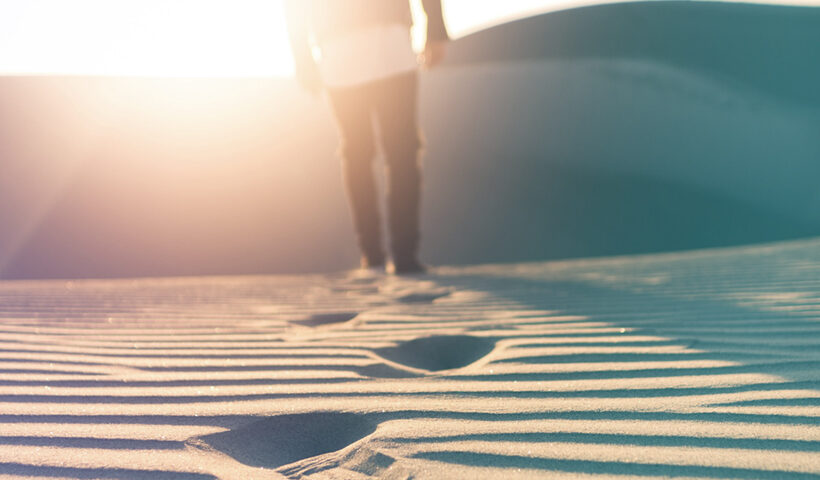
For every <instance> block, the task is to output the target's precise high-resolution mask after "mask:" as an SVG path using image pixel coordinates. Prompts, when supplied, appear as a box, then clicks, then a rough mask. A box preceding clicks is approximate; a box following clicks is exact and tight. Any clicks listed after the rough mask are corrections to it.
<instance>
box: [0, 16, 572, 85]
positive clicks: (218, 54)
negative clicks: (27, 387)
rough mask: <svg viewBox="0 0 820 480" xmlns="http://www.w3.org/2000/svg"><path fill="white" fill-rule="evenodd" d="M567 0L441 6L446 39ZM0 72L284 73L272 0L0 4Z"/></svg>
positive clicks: (283, 45) (287, 67) (285, 56)
mask: <svg viewBox="0 0 820 480" xmlns="http://www.w3.org/2000/svg"><path fill="white" fill-rule="evenodd" d="M567 1H568V0H552V1H550V0H504V1H489V0H486V1H481V0H479V1H476V0H445V3H444V7H445V15H446V18H447V22H448V25H449V27H450V30H451V32H452V33H453V35H454V36H456V37H457V36H461V35H464V34H467V33H469V32H471V31H474V30H477V29H480V28H482V27H484V26H487V25H491V24H494V23H500V22H502V21H505V20H509V19H513V18H520V17H524V16H527V15H531V14H533V13H535V12H539V11H545V10H546V9H548V8H555V6H556V5H560V3H558V2H567ZM0 12H2V16H0V75H31V74H63V75H65V74H68V75H137V76H206V77H210V76H216V77H224V76H227V77H244V76H279V75H288V74H290V73H292V68H293V67H292V60H291V57H290V51H289V47H288V43H287V36H286V32H285V24H284V19H283V16H282V4H281V0H23V1H21V0H0Z"/></svg>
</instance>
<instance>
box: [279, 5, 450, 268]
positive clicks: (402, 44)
mask: <svg viewBox="0 0 820 480" xmlns="http://www.w3.org/2000/svg"><path fill="white" fill-rule="evenodd" d="M422 8H423V9H424V13H425V15H426V17H427V32H426V33H427V35H426V43H425V47H424V50H423V53H422V54H421V55H420V56H416V54H415V53H414V52H413V48H412V40H411V27H412V23H413V20H412V11H411V7H410V3H409V0H285V9H286V14H287V19H288V30H289V35H290V41H291V48H292V50H293V57H294V65H295V73H296V78H297V80H298V82H299V83H300V84H301V85H302V86H303V87H304V88H305V89H307V90H308V91H310V92H313V93H316V94H318V93H319V92H321V91H323V90H324V91H326V92H327V96H328V98H329V100H330V105H331V109H332V111H333V114H334V116H335V119H336V123H337V125H338V129H339V132H340V137H341V148H340V154H341V157H342V167H343V169H342V170H343V176H344V182H345V187H346V191H347V196H348V202H349V205H350V210H351V213H352V217H353V225H354V229H355V231H356V236H357V240H358V245H359V249H360V251H361V267H362V268H367V269H385V268H386V269H387V270H388V271H390V272H392V273H396V274H413V273H422V272H424V271H425V266H424V265H423V264H422V263H421V262H420V261H419V257H418V251H419V241H420V234H419V224H420V217H419V209H420V200H421V164H420V156H421V147H422V141H421V134H420V132H419V128H418V120H417V96H418V94H417V92H418V66H419V64H421V65H422V66H424V67H425V68H431V67H433V66H435V65H437V64H439V63H440V62H441V61H442V59H443V58H444V55H445V53H446V45H447V42H448V40H449V36H448V32H447V28H446V26H445V24H444V19H443V15H442V6H441V0H422ZM314 47H315V48H314ZM314 50H318V52H317V53H318V54H317V55H314ZM374 120H375V124H377V125H378V129H376V128H374ZM376 132H378V134H377V133H376ZM377 141H379V143H380V144H381V146H382V150H383V152H384V157H385V164H386V177H387V182H386V193H387V210H388V212H387V214H388V215H387V225H388V229H389V233H390V252H391V254H392V262H391V263H390V264H387V262H386V254H385V248H384V246H383V241H382V232H381V214H380V208H379V200H378V198H377V193H376V182H375V178H374V172H373V160H374V157H375V153H376V142H377Z"/></svg>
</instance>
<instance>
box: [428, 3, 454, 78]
mask: <svg viewBox="0 0 820 480" xmlns="http://www.w3.org/2000/svg"><path fill="white" fill-rule="evenodd" d="M421 4H422V7H423V8H424V14H425V15H426V16H427V43H426V44H425V46H424V53H423V56H422V58H423V63H424V66H425V67H427V68H432V67H434V66H436V65H438V64H439V63H441V61H442V60H444V55H445V54H446V53H447V42H448V41H449V40H450V36H449V35H448V34H447V26H446V25H445V24H444V14H443V12H442V9H441V0H422V2H421Z"/></svg>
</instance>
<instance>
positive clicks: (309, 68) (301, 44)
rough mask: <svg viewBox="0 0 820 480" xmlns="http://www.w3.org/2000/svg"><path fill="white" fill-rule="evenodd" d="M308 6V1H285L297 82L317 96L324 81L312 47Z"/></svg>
mask: <svg viewBox="0 0 820 480" xmlns="http://www.w3.org/2000/svg"><path fill="white" fill-rule="evenodd" d="M308 4H309V2H307V1H306V0H285V15H286V18H287V24H288V35H289V37H290V48H291V51H292V52H293V66H294V69H295V74H296V80H297V81H298V82H299V84H300V85H301V86H302V87H303V88H304V89H305V90H307V91H309V92H311V93H314V94H316V93H319V91H321V89H322V79H321V76H320V75H319V67H318V66H317V65H316V61H315V60H314V59H313V52H312V51H311V47H310V24H309V22H308V13H309V12H308V11H307V8H309V5H308Z"/></svg>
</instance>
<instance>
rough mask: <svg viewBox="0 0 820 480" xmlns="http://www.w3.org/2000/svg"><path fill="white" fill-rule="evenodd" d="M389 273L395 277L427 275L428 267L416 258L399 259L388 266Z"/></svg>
mask: <svg viewBox="0 0 820 480" xmlns="http://www.w3.org/2000/svg"><path fill="white" fill-rule="evenodd" d="M387 273H392V274H393V275H422V274H425V273H427V267H426V266H425V265H424V264H423V263H421V262H419V260H418V259H417V258H415V257H411V258H397V259H393V262H392V263H391V264H390V265H388V267H387Z"/></svg>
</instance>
